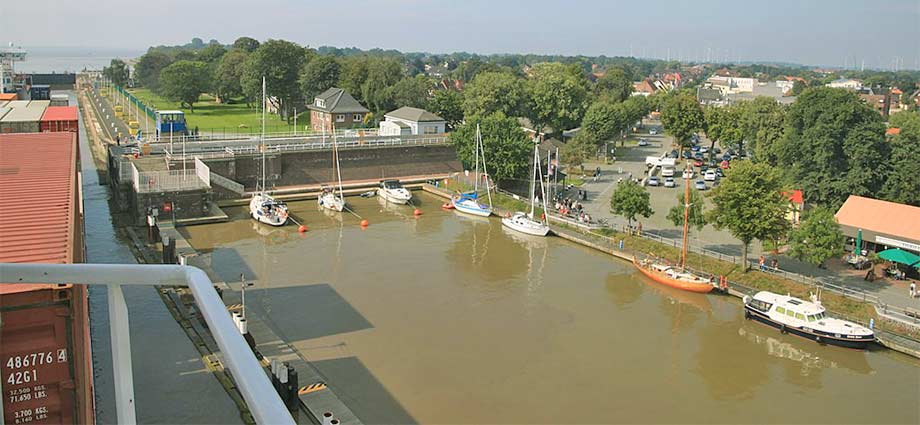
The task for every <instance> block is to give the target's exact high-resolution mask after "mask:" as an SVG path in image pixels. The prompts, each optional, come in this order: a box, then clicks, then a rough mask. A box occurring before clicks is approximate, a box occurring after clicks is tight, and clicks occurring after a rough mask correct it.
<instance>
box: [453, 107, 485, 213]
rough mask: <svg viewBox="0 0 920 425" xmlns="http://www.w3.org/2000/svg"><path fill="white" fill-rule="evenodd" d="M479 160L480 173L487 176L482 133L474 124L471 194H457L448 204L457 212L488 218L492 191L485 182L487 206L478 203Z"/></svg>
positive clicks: (477, 125)
mask: <svg viewBox="0 0 920 425" xmlns="http://www.w3.org/2000/svg"><path fill="white" fill-rule="evenodd" d="M480 159H481V160H482V172H483V174H485V175H486V176H488V175H489V173H488V172H486V157H485V152H484V150H483V148H482V133H481V132H480V131H479V124H476V174H475V178H476V182H475V183H473V191H472V192H463V193H457V194H456V195H454V196H453V198H451V200H450V203H451V205H453V206H454V209H456V210H457V211H460V212H463V213H466V214H472V215H477V216H480V217H488V216H490V215H492V191H491V189H490V188H489V182H488V180H486V196H487V197H488V199H489V205H485V204H483V203H481V202H479V179H480V177H481V176H480V174H479V161H480Z"/></svg>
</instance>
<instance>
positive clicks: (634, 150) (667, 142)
mask: <svg viewBox="0 0 920 425" xmlns="http://www.w3.org/2000/svg"><path fill="white" fill-rule="evenodd" d="M647 127H648V128H658V129H660V123H658V122H657V121H653V122H650V123H647ZM636 137H644V138H647V139H648V140H649V142H650V145H649V146H645V147H639V146H637V145H636V143H635V141H628V142H627V143H626V146H625V147H620V146H617V148H616V157H617V161H616V162H612V163H610V164H586V165H585V170H586V171H587V172H588V173H589V174H590V173H591V171H590V170H593V169H594V168H595V167H598V166H599V167H600V168H601V177H600V178H599V179H598V180H597V181H596V182H595V181H593V180H592V179H591V178H590V177H587V178H586V179H585V180H586V183H585V185H584V186H583V187H582V188H583V189H585V190H587V191H588V201H587V202H585V203H584V205H585V208H586V210H587V211H588V213H589V214H590V215H591V216H592V217H594V218H606V219H607V220H608V222H609V223H610V224H611V225H614V226H624V225H626V224H627V223H626V219H625V218H623V217H620V216H617V215H615V214H613V213H611V212H610V196H611V195H612V193H613V191H614V189H615V188H616V185H617V182H618V181H619V180H620V179H624V180H625V179H627V178H629V173H632V175H633V176H634V177H636V178H640V179H641V178H642V177H644V176H645V174H644V173H645V170H646V166H645V157H646V156H651V155H655V156H660V155H661V154H662V153H664V152H668V151H670V150H671V149H672V147H671V143H672V138H671V137H670V136H665V135H649V134H639V135H636ZM630 139H633V138H632V137H631V138H630ZM703 145H704V146H708V142H707V141H704V144H703ZM681 166H682V165H681V164H678V168H681ZM572 174H577V172H576V173H572ZM698 177H699V176H698V175H697V176H694V179H693V180H691V182H693V181H695V180H698V179H699V178H698ZM675 180H676V181H675V183H676V187H674V188H665V187H663V186H659V187H651V186H647V189H648V191H649V194H650V201H651V205H652V209H653V210H654V214H653V215H652V216H651V217H649V218H642V219H641V223H642V227H643V231H644V232H649V233H655V234H658V235H660V236H662V237H666V238H674V239H679V238H680V237H681V227H680V226H675V225H674V224H673V223H671V222H670V221H668V220H667V214H668V210H670V209H671V208H672V207H674V206H676V205H678V203H682V197H683V193H684V181H683V179H680V178H678V179H675ZM707 185H708V186H711V185H709V184H707ZM691 190H696V189H694V188H691ZM678 198H680V199H681V200H680V201H679V200H678ZM709 205H711V204H710V203H709V201H708V200H707V206H709ZM690 239H691V241H690V243H691V244H692V245H700V246H703V247H704V248H706V249H709V250H711V251H715V252H718V253H721V254H725V255H732V256H740V255H741V248H742V246H741V242H739V241H738V239H736V238H735V237H733V236H732V235H731V234H730V233H729V232H728V231H725V230H717V229H715V228H713V227H712V226H710V225H707V226H705V227H704V228H703V230H702V231H699V232H697V231H691V234H690ZM761 254H764V255H765V256H767V257H770V256H771V254H770V253H769V252H765V251H764V250H763V248H762V246H761V244H760V243H759V242H757V241H755V242H753V243H752V244H751V246H750V249H749V252H748V255H749V258H757V257H758V256H760V255H761ZM777 259H778V260H779V263H780V268H782V269H783V270H786V271H789V272H793V273H797V274H801V275H805V276H812V277H816V278H822V279H823V280H826V281H827V282H830V283H834V284H837V285H845V286H847V287H852V288H856V289H861V290H864V291H867V292H869V293H872V294H875V295H876V296H878V297H879V299H880V300H881V301H882V302H885V303H887V304H890V305H893V306H898V307H909V308H912V309H917V310H920V298H916V299H913V300H912V299H910V298H909V297H908V283H907V282H893V281H887V280H876V281H875V282H871V283H870V282H866V281H864V280H863V279H862V276H863V275H864V274H865V273H864V272H863V273H854V272H853V271H850V270H848V269H847V268H846V267H844V266H843V265H842V261H839V260H831V261H829V262H828V263H829V269H819V268H817V267H815V266H812V265H810V264H805V263H802V262H800V261H797V260H795V259H793V258H790V257H786V256H784V255H780V256H778V257H777ZM838 263H840V264H838Z"/></svg>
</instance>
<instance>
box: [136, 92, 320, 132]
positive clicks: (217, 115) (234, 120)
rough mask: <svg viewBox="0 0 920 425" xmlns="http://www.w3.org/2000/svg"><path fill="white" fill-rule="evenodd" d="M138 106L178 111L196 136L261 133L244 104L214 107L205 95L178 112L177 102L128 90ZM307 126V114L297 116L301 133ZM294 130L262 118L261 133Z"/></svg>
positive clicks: (257, 115) (256, 114)
mask: <svg viewBox="0 0 920 425" xmlns="http://www.w3.org/2000/svg"><path fill="white" fill-rule="evenodd" d="M128 91H129V92H130V93H132V94H133V95H134V96H135V97H137V98H138V99H140V100H141V101H142V102H144V103H145V104H147V106H150V107H152V108H154V109H157V110H170V109H171V110H176V109H178V110H181V111H183V112H185V121H186V123H187V125H188V128H189V129H194V128H195V127H198V130H199V131H200V132H207V133H258V132H260V131H261V127H260V125H261V120H262V115H261V113H260V112H259V111H258V109H256V108H255V107H253V108H248V107H246V104H245V103H232V104H228V103H216V102H214V98H213V97H211V96H209V95H202V96H201V98H200V100H199V101H198V102H196V103H195V112H194V113H193V112H192V111H191V110H189V109H187V108H180V107H179V103H178V102H171V101H169V100H166V99H164V98H162V97H160V96H158V95H156V94H154V93H152V92H151V91H150V90H147V89H130V90H128ZM309 124H310V114H309V111H307V112H306V113H301V112H298V117H297V127H298V131H301V130H303V129H304V128H305V126H309ZM293 130H294V126H293V125H288V124H287V123H285V122H284V120H282V119H281V118H280V117H279V116H278V115H275V114H267V115H266V116H265V131H266V132H270V133H274V132H285V131H293Z"/></svg>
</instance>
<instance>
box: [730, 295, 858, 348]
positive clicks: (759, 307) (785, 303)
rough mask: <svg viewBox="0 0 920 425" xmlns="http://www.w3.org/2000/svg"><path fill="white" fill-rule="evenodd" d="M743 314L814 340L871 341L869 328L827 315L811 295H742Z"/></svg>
mask: <svg viewBox="0 0 920 425" xmlns="http://www.w3.org/2000/svg"><path fill="white" fill-rule="evenodd" d="M744 317H745V318H746V319H749V320H756V321H758V322H760V323H763V324H766V325H768V326H771V327H774V328H777V329H779V330H780V332H781V333H791V334H793V335H796V336H800V337H802V338H807V339H810V340H812V341H817V342H818V343H825V344H830V345H837V346H841V347H849V348H866V346H868V345H869V344H871V343H873V342H875V334H874V333H873V332H872V330H871V329H869V328H866V327H864V326H862V325H860V324H857V323H853V322H850V321H847V320H841V319H835V318H832V317H830V316H828V315H827V312H826V310H825V309H824V306H822V305H821V301H820V300H818V298H817V297H816V296H815V295H812V296H811V301H810V302H809V301H805V300H800V299H798V298H795V297H791V296H788V295H779V294H775V293H773V292H769V291H760V292H758V293H756V294H754V296H753V297H751V296H745V297H744Z"/></svg>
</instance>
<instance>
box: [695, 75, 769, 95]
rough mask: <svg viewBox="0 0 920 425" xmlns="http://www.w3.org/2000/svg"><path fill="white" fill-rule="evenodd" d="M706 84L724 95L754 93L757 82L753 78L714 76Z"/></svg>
mask: <svg viewBox="0 0 920 425" xmlns="http://www.w3.org/2000/svg"><path fill="white" fill-rule="evenodd" d="M706 83H707V84H708V85H709V86H710V87H712V88H714V89H718V90H719V91H720V92H722V95H726V94H737V93H753V92H754V86H755V85H756V84H757V82H756V81H755V80H754V79H753V78H739V77H722V76H718V75H716V76H713V77H710V78H709V79H708V80H706Z"/></svg>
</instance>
